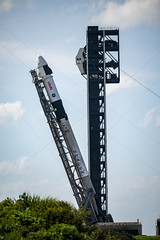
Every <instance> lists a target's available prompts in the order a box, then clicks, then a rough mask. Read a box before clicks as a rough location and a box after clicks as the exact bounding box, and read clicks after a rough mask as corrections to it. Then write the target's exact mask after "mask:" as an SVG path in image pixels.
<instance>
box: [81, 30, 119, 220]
mask: <svg viewBox="0 0 160 240" xmlns="http://www.w3.org/2000/svg"><path fill="white" fill-rule="evenodd" d="M84 49H85V51H84V59H85V60H86V61H84V62H83V67H84V69H85V70H84V72H86V74H87V88H88V90H87V93H88V142H89V146H88V148H89V149H88V153H89V172H90V178H91V181H92V183H93V186H94V189H95V192H96V195H97V198H98V201H99V203H100V207H101V210H102V212H103V214H104V215H105V216H106V215H107V214H108V183H107V134H106V84H109V83H110V84H111V83H119V81H120V70H119V29H99V28H98V26H89V27H88V29H87V44H86V47H85V48H84Z"/></svg>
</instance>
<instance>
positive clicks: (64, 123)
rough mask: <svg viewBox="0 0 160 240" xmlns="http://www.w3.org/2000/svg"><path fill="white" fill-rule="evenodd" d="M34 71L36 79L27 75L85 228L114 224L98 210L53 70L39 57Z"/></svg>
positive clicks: (108, 216) (90, 182) (33, 75)
mask: <svg viewBox="0 0 160 240" xmlns="http://www.w3.org/2000/svg"><path fill="white" fill-rule="evenodd" d="M37 70H38V75H37V72H36V70H31V71H30V73H31V75H32V78H33V83H34V85H35V87H36V90H37V93H38V96H39V100H40V103H41V106H42V108H43V111H44V114H45V116H46V118H47V122H48V124H49V127H50V130H51V133H52V136H53V138H54V140H55V143H56V146H57V149H58V151H59V155H60V157H61V160H62V162H63V165H64V168H65V171H66V173H67V176H68V179H69V182H70V185H71V187H72V190H73V194H74V196H75V198H76V201H77V204H78V206H79V207H82V208H83V209H84V210H86V211H88V212H89V213H90V214H89V216H88V218H87V223H88V224H94V223H97V222H110V221H113V220H112V217H111V215H110V214H107V215H104V214H103V212H102V211H101V208H100V207H99V202H98V198H97V196H96V193H95V190H94V187H93V184H92V181H91V179H90V176H89V173H88V171H87V168H86V166H85V163H84V160H83V158H82V155H81V152H80V149H79V146H78V144H77V141H76V139H75V136H74V133H73V131H72V128H71V125H70V123H69V120H68V116H67V114H66V112H65V109H64V107H63V103H62V100H61V98H60V96H59V93H58V90H57V88H56V85H55V82H54V80H53V77H52V75H51V74H52V70H51V69H50V68H49V66H48V64H47V62H46V61H45V59H44V58H43V57H42V56H38V59H37Z"/></svg>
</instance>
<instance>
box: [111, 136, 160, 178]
mask: <svg viewBox="0 0 160 240" xmlns="http://www.w3.org/2000/svg"><path fill="white" fill-rule="evenodd" d="M110 137H111V138H113V139H114V140H115V141H116V142H118V143H119V145H121V146H122V147H123V148H125V149H126V150H127V151H128V152H130V153H131V154H132V155H133V156H135V157H136V158H137V159H139V160H140V161H141V162H143V163H144V164H145V165H146V166H148V167H149V168H151V169H152V170H153V171H154V172H156V173H158V174H159V175H160V172H159V171H158V170H157V169H155V168H153V167H152V166H151V165H150V164H148V163H147V162H146V161H144V160H143V159H142V158H141V157H140V156H139V155H137V154H136V153H135V152H132V151H131V150H130V149H129V148H128V147H127V146H126V145H124V144H122V143H121V142H120V141H119V140H118V139H116V138H115V137H113V136H112V135H111V134H110Z"/></svg>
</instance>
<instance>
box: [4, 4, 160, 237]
mask: <svg viewBox="0 0 160 240" xmlns="http://www.w3.org/2000/svg"><path fill="white" fill-rule="evenodd" d="M159 12H160V0H126V1H124V0H119V1H118V0H88V1H86V0H81V1H78V0H77V1H76V0H68V1H65V0H54V1H51V0H46V1H42V0H23V1H21V0H0V75H1V77H0V84H1V85H0V86H1V87H0V153H1V154H0V200H3V199H5V198H6V197H11V198H17V197H18V196H19V195H20V194H22V193H23V192H24V191H26V192H29V193H31V194H38V195H40V196H42V197H46V196H53V197H57V198H59V199H63V200H67V201H70V202H71V203H73V204H74V205H75V206H76V202H75V199H74V197H73V194H72V191H71V187H70V185H69V182H68V179H67V177H66V173H65V171H64V168H63V165H62V163H61V160H60V158H59V155H58V152H57V149H56V147H55V144H54V141H53V139H52V136H51V133H50V130H49V127H48V125H47V122H46V119H45V117H44V115H43V113H42V109H41V106H40V103H39V99H38V96H37V93H36V90H35V87H34V84H33V83H32V78H31V75H30V73H29V71H30V70H31V69H34V68H35V67H36V56H37V55H38V54H41V55H43V56H44V58H45V59H46V60H47V61H48V63H49V65H50V67H51V68H52V70H53V76H54V79H55V82H56V85H57V88H58V90H59V92H60V95H61V97H62V99H63V102H64V106H65V109H66V112H67V113H68V116H69V118H70V122H71V124H72V127H73V130H74V133H75V135H76V138H77V141H78V143H79V146H80V149H81V151H82V155H83V157H84V159H85V162H86V165H87V161H88V159H87V158H88V154H87V107H86V105H87V89H86V86H87V85H86V80H85V79H84V78H83V77H82V76H81V75H80V73H79V70H78V68H77V66H76V64H75V56H76V54H77V52H78V50H79V48H80V47H84V46H85V45H86V28H87V26H90V25H95V26H99V27H119V29H120V56H121V63H120V65H121V82H120V84H117V85H107V139H108V146H107V148H108V182H109V212H110V213H111V214H112V216H113V219H114V221H116V222H117V221H137V219H139V220H140V221H141V222H142V225H143V234H150V235H154V234H155V221H156V219H157V218H158V217H159V216H160V207H159V202H160V46H159V43H160V15H159Z"/></svg>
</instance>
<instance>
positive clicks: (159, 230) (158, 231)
mask: <svg viewBox="0 0 160 240" xmlns="http://www.w3.org/2000/svg"><path fill="white" fill-rule="evenodd" d="M156 235H160V218H158V219H157V221H156Z"/></svg>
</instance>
